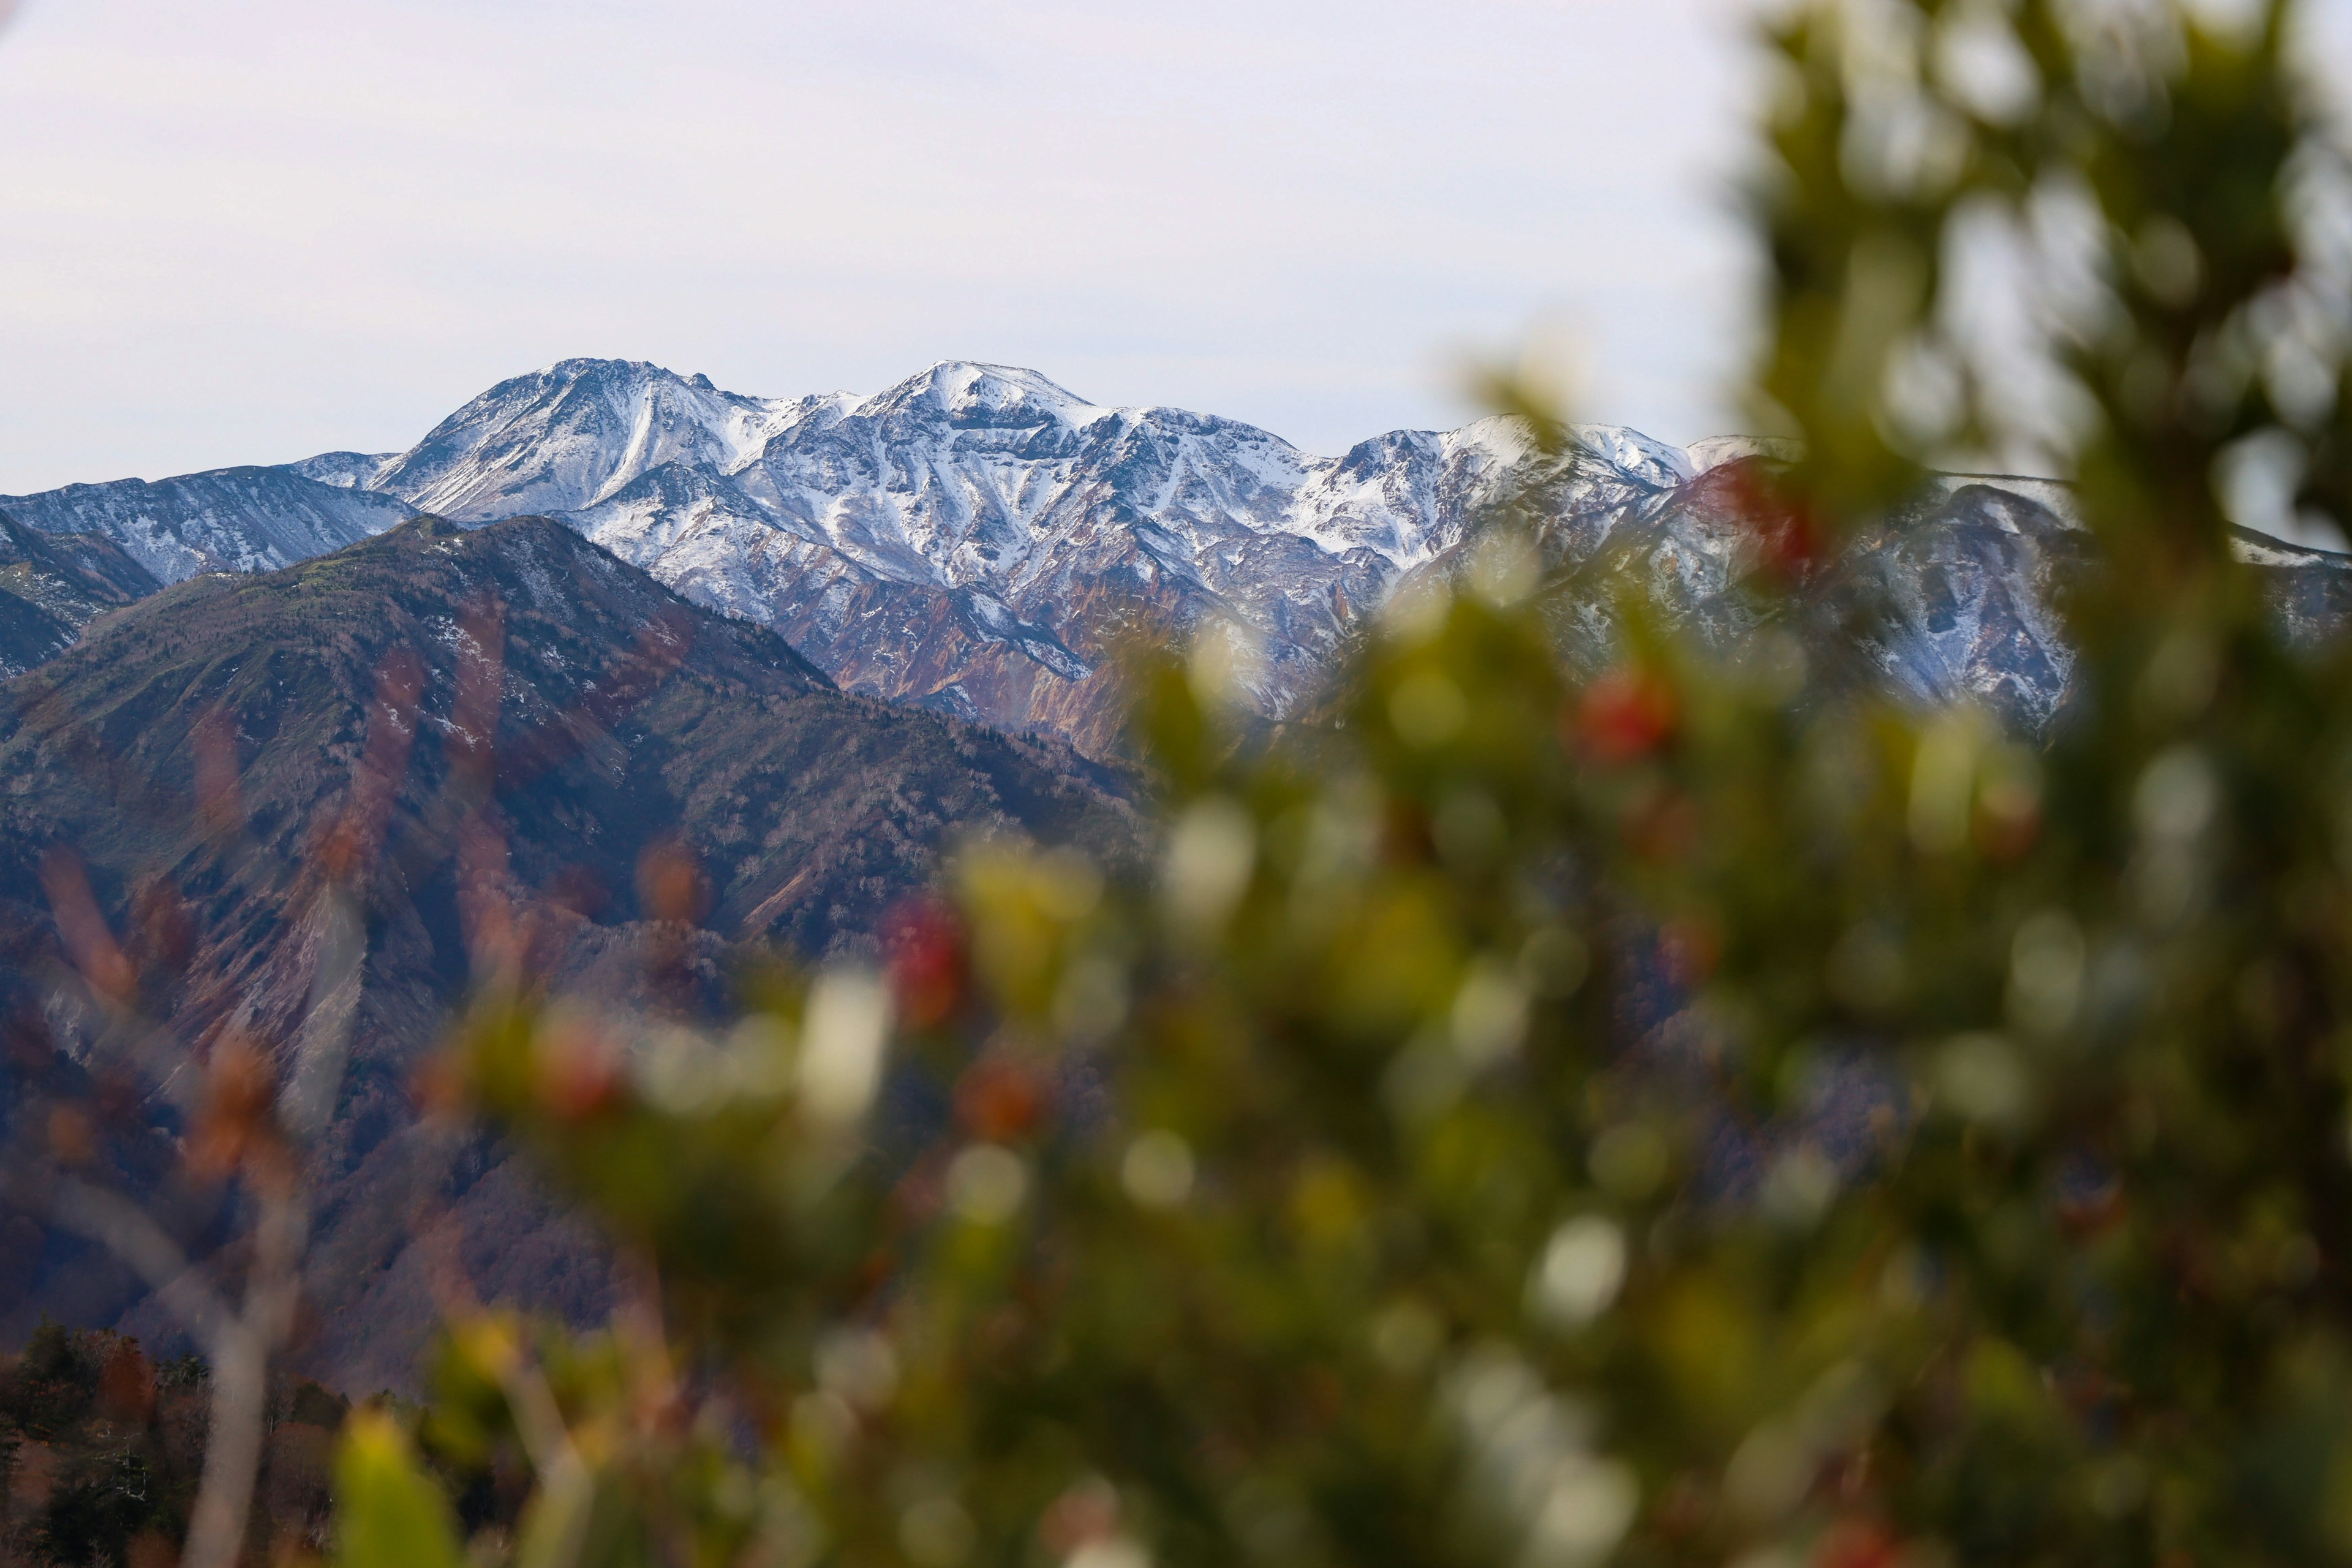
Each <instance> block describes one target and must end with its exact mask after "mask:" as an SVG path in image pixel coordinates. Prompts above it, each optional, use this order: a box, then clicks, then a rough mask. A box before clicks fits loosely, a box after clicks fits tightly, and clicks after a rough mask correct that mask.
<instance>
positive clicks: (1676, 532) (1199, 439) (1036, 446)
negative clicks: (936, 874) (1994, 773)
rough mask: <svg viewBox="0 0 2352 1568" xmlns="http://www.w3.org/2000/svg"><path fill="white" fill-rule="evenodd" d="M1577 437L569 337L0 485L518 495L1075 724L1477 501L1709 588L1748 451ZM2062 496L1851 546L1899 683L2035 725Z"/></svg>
mask: <svg viewBox="0 0 2352 1568" xmlns="http://www.w3.org/2000/svg"><path fill="white" fill-rule="evenodd" d="M1576 436H1577V440H1576V442H1575V443H1574V445H1573V447H1572V449H1571V450H1570V452H1569V453H1568V454H1566V455H1564V456H1558V455H1554V456H1547V455H1545V454H1542V453H1540V452H1538V450H1537V449H1536V448H1535V447H1534V445H1533V443H1532V442H1531V441H1530V439H1529V438H1528V433H1527V432H1526V430H1525V429H1524V428H1523V427H1522V426H1519V425H1517V424H1516V423H1515V422H1512V421H1509V420H1503V419H1488V420H1482V421H1480V422H1478V423H1476V424H1473V425H1469V426H1465V427H1463V428H1461V429H1458V430H1452V431H1444V432H1431V431H1391V432H1390V433H1388V434H1386V435H1382V436H1377V437H1372V438H1371V439H1370V440H1367V441H1364V442H1362V443H1360V444H1359V445H1358V446H1356V447H1353V448H1352V449H1350V450H1349V451H1348V452H1346V453H1345V454H1343V455H1341V456H1339V457H1336V458H1331V457H1321V456H1317V455H1313V454H1310V453H1307V452H1302V451H1300V450H1299V449H1297V447H1293V446H1291V445H1290V444H1289V443H1288V442H1286V441H1284V440H1283V439H1281V438H1280V437H1276V436H1274V435H1271V434H1269V433H1267V432H1266V431H1264V430H1260V429H1257V428H1255V427H1254V426H1248V425H1244V424H1241V423H1238V422H1236V421H1234V420H1229V419H1221V418H1217V417H1215V416H1208V415H1201V414H1193V413H1188V412H1186V411H1184V410H1181V409H1174V408H1115V407H1108V406H1105V405H1097V404H1093V403H1089V402H1087V401H1086V400H1085V399H1084V398H1081V397H1079V396H1077V395H1076V394H1073V393H1071V392H1069V391H1067V390H1066V389H1065V388H1063V387H1061V386H1059V385H1057V384H1055V383H1054V382H1052V381H1049V380H1047V379H1046V378H1045V376H1043V375H1040V374H1037V373H1036V372H1034V371H1028V370H1019V369H1013V368H1009V367H1005V366H998V365H985V364H974V363H960V362H949V363H940V364H936V365H933V366H932V367H931V368H930V369H929V370H926V371H924V372H922V373H921V374H918V375H915V376H912V377H910V378H908V380H906V381H903V382H901V383H899V384H898V385H896V386H893V387H891V388H889V389H887V391H884V392H881V393H879V394H877V395H873V396H869V397H859V396H856V395H849V394H845V393H840V394H832V395H821V396H811V397H802V398H797V399H768V398H758V397H750V396H744V395H739V394H735V393H730V392H723V391H721V390H719V388H717V387H715V386H713V385H712V384H711V383H710V382H709V379H708V378H706V377H703V376H699V375H696V376H681V375H678V374H674V373H672V372H669V371H667V370H664V369H662V368H660V367H658V366H656V365H652V364H646V363H640V362H635V361H615V360H567V361H564V362H563V363H560V364H556V365H552V366H550V367H549V368H547V369H545V370H541V371H538V372H535V373H533V374H529V375H522V376H517V377H515V378H513V379H512V380H509V381H505V382H501V383H499V384H498V385H496V386H493V387H491V388H490V389H489V390H488V391H487V392H485V393H483V394H482V395H480V396H478V397H477V398H475V399H474V400H473V401H472V402H470V403H468V404H467V405H465V406H464V407H463V408H460V409H458V410H457V412H456V413H454V414H452V415H451V416H449V417H448V418H446V419H445V420H443V421H442V422H441V423H440V424H439V425H438V426H436V427H435V428H434V429H433V430H432V431H431V432H429V433H428V434H427V435H426V436H425V438H424V439H423V440H421V441H420V442H418V443H417V444H416V445H415V447H411V448H410V449H409V450H408V451H406V452H403V453H398V454H394V455H375V454H366V453H357V452H333V453H327V454H323V455H321V456H320V457H317V458H310V459H307V460H305V461H303V462H299V463H292V464H288V465H285V466H283V467H279V468H232V469H224V470H220V471H218V472H215V473H210V474H198V475H191V476H188V477H186V478H184V479H167V480H163V481H161V482H160V483H155V484H147V483H144V482H142V481H138V480H124V481H121V482H119V483H116V484H111V485H77V486H71V487H68V489H63V490H55V491H50V492H47V494H44V495H39V496H30V497H22V498H14V499H11V498H5V497H0V510H5V511H7V512H9V513H12V514H13V515H15V516H16V518H17V519H19V520H20V521H25V522H27V523H30V524H32V525H33V526H35V527H37V528H41V529H45V530H49V531H61V532H62V531H74V532H79V531H97V532H101V533H104V534H106V535H107V536H109V537H110V538H112V539H114V540H116V541H117V542H120V543H121V545H122V546H123V548H124V549H125V550H126V551H128V552H130V553H131V555H132V556H134V557H135V558H137V559H138V560H139V561H140V562H141V563H142V564H143V565H145V566H146V567H147V568H148V570H150V571H151V572H153V573H154V574H155V575H156V576H158V577H159V578H163V579H164V580H166V581H173V580H177V579H180V578H184V577H186V576H190V575H193V574H196V573H199V572H204V571H209V570H218V569H222V568H233V569H239V570H255V569H260V568H265V567H270V566H277V565H282V564H285V563H289V562H290V561H293V560H296V559H299V558H301V557H303V556H307V555H311V554H316V553H319V552H323V551H326V550H331V549H334V548H338V547H340V546H341V545H342V544H345V543H348V542H352V541H353V540H356V539H359V538H362V537H364V536H366V535H368V534H372V533H374V532H377V531H382V530H383V529H384V528H386V527H389V526H391V525H392V524H393V523H394V522H397V521H402V520H403V519H404V518H406V517H407V516H409V515H410V514H412V513H413V512H416V511H428V512H432V513H435V514H437V515H440V516H443V517H446V518H449V519H451V520H453V521H463V522H487V521H493V520H495V519H499V518H504V517H511V516H518V515H524V514H531V513H544V514H547V515H551V516H554V517H557V518H559V519H561V520H562V521H564V522H566V523H568V524H569V525H570V526H572V528H574V529H576V530H578V531H580V532H582V533H583V534H585V535H586V536H587V537H588V538H590V539H592V540H593V541H595V542H597V543H599V544H601V545H603V546H604V547H605V548H606V549H608V550H610V551H612V552H614V553H615V554H617V555H619V556H621V557H622V558H624V559H625V560H627V561H629V562H631V563H635V564H636V565H638V566H641V567H644V568H645V569H646V571H648V572H650V573H652V574H654V575H655V576H656V577H657V578H658V579H660V580H661V581H662V582H664V583H665V584H668V585H669V586H671V587H672V588H674V589H676V590H677V591H678V592H680V593H682V594H684V595H686V596H687V597H688V598H690V599H693V600H695V601H696V602H698V603H699V604H702V605H707V606H709V607H710V608H713V609H717V610H720V611H723V612H725V613H727V614H729V615H732V616H740V617H742V618H744V619H747V620H751V621H754V622H757V623H759V624H761V625H763V626H772V627H773V628H774V629H775V630H776V631H778V632H779V633H781V634H782V636H783V637H784V638H785V639H786V640H787V641H789V642H790V643H792V644H793V646H794V647H798V648H800V649H801V650H802V651H803V653H804V654H806V655H807V657H808V658H810V659H812V660H813V661H814V663H816V664H817V665H818V666H819V667H820V668H823V669H824V670H825V671H826V672H827V673H828V674H829V675H831V676H832V677H833V678H834V679H835V680H836V681H837V682H839V683H840V684H841V685H842V686H844V687H845V688H848V689H853V690H857V691H863V692H866V693H870V694H873V695H876V696H880V697H885V698H888V699H891V700H898V701H910V702H917V703H921V704H924V705H926V706H929V707H934V708H938V709H941V710H948V711H950V712H954V713H957V714H959V715H961V716H964V717H969V718H973V719H977V720H980V721H985V722H987V723H990V724H992V725H995V726H998V727H1001V728H1005V729H1011V730H1024V729H1033V728H1040V729H1051V730H1057V731H1062V732H1064V733H1066V734H1068V735H1070V736H1072V737H1073V738H1075V739H1076V740H1078V741H1079V742H1080V743H1081V744H1085V745H1088V746H1094V747H1099V746H1101V745H1104V744H1106V743H1107V742H1109V741H1110V740H1111V739H1112V737H1113V735H1114V733H1115V731H1116V728H1117V725H1118V703H1117V701H1116V697H1115V693H1114V691H1113V689H1112V681H1113V674H1112V671H1111V669H1110V668H1109V659H1108V655H1109V652H1110V649H1111V647H1112V646H1113V644H1114V642H1115V640H1116V638H1117V637H1118V634H1119V632H1120V629H1121V628H1122V627H1128V626H1146V627H1151V628H1155V629H1159V630H1161V631H1164V632H1166V633H1170V634H1174V635H1182V634H1186V633H1190V632H1191V631H1192V630H1194V629H1195V628H1197V627H1198V626H1202V624H1204V623H1212V622H1219V623H1225V624H1228V625H1230V626H1233V627H1234V628H1235V629H1236V630H1237V631H1238V632H1239V633H1240V634H1241V635H1242V636H1243V637H1244V638H1245V639H1246V640H1247V641H1249V642H1251V643H1254V644H1255V646H1256V647H1257V649H1258V651H1259V652H1260V654H1262V656H1263V657H1262V658H1259V659H1257V660H1255V661H1254V662H1253V664H1252V665H1251V668H1252V669H1253V671H1254V673H1253V674H1252V676H1251V677H1250V679H1251V681H1252V684H1253V688H1254V694H1255V697H1256V699H1257V700H1258V702H1259V705H1260V706H1261V707H1262V708H1263V709H1264V710H1265V711H1266V712H1267V713H1268V714H1270V715H1274V716H1281V715H1284V714H1286V713H1288V712H1291V711H1293V710H1296V709H1297V706H1298V704H1299V703H1300V702H1301V701H1302V700H1304V699H1305V698H1306V697H1307V695H1308V694H1309V693H1311V692H1312V691H1313V690H1314V689H1316V688H1317V687H1318V685H1319V683H1320V682H1321V681H1322V679H1323V678H1324V677H1325V676H1326V675H1327V674H1328V670H1329V668H1330V663H1331V658H1332V655H1333V653H1334V651H1335V650H1336V648H1337V647H1338V646H1339V642H1340V639H1341V638H1342V637H1344V636H1346V634H1347V633H1348V631H1349V628H1350V627H1351V626H1354V625H1356V624H1357V623H1358V622H1359V621H1360V619H1361V618H1362V617H1363V616H1365V615H1366V614H1367V613H1368V612H1369V611H1370V610H1371V609H1373V608H1374V607H1375V606H1377V605H1379V604H1381V602H1382V601H1383V600H1384V599H1385V598H1386V596H1387V595H1389V594H1391V592H1393V591H1394V590H1395V588H1396V587H1397V585H1398V584H1399V583H1400V582H1402V581H1403V580H1404V579H1406V578H1408V577H1410V576H1414V575H1426V574H1438V573H1446V572H1451V571H1454V570H1457V569H1459V567H1460V566H1461V564H1462V552H1463V548H1464V541H1465V533H1466V531H1468V530H1469V528H1470V527H1471V525H1472V524H1473V523H1474V522H1475V520H1477V519H1478V518H1479V517H1480V516H1482V515H1484V514H1485V513H1486V511H1487V510H1489V509H1490V508H1491V506H1492V505H1493V504H1494V503H1496V502H1497V501H1499V500H1504V499H1505V498H1512V499H1514V500H1515V501H1516V503H1517V504H1519V505H1521V506H1523V507H1524V508H1526V509H1527V510H1528V511H1530V512H1531V513H1533V514H1534V515H1535V516H1537V517H1538V519H1539V520H1540V523H1541V531H1542V534H1543V537H1544V541H1545V548H1546V552H1547V554H1548V555H1549V557H1550V558H1551V559H1552V561H1553V563H1555V564H1561V563H1578V562H1585V561H1593V560H1599V559H1602V558H1608V559H1612V560H1623V561H1626V562H1629V563H1633V564H1634V565H1636V566H1638V567H1639V568H1640V569H1642V570H1643V571H1645V572H1648V573H1650V574H1654V575H1655V576H1657V577H1658V578H1659V579H1660V580H1661V581H1664V582H1668V583H1670V584H1671V585H1672V587H1673V589H1674V594H1675V597H1676V599H1677V600H1678V601H1679V602H1681V603H1683V604H1684V605H1687V606H1688V609H1689V613H1690V614H1692V615H1694V616H1700V617H1702V618H1706V617H1716V618H1720V617H1722V616H1729V615H1733V614H1734V613H1735V610H1734V606H1733V605H1732V600H1731V598H1730V597H1729V596H1727V592H1726V591H1727V587H1728V585H1729V584H1730V583H1731V581H1732V578H1733V577H1734V576H1735V575H1736V573H1735V565H1736V563H1737V562H1738V559H1739V557H1740V552H1742V551H1743V550H1745V549H1748V548H1749V547H1751V545H1752V543H1753V538H1752V532H1753V531H1752V528H1751V527H1750V525H1749V523H1748V521H1747V515H1746V512H1745V511H1744V510H1743V505H1742V494H1741V487H1742V484H1743V483H1744V481H1743V479H1741V476H1742V475H1744V474H1747V473H1749V472H1750V471H1751V470H1752V464H1750V463H1749V462H1748V461H1746V459H1750V458H1759V457H1761V458H1769V457H1770V456H1771V454H1770V453H1769V452H1767V451H1766V450H1765V448H1764V447H1763V446H1762V445H1760V444H1759V443H1757V442H1753V441H1748V440H1745V439H1742V438H1737V437H1731V438H1725V439H1720V440H1715V441H1708V442H1704V443H1701V444H1699V445H1698V446H1696V447H1692V448H1690V449H1688V450H1683V449H1680V448H1676V447H1669V446H1666V445H1664V444H1663V443H1661V442H1657V441H1654V440H1651V439H1650V438H1649V437H1644V436H1642V435H1640V434H1638V433H1637V432H1634V431H1632V430H1626V429H1622V428H1617V427H1613V426H1580V427H1579V428H1578V430H1577V432H1576ZM2063 506H2064V502H2063V495H2062V494H2061V493H2059V492H2057V491H2055V490H2053V488H2052V487H2048V486H2038V485H2037V484H2036V483H2034V482H2033V481H2014V480H1986V481H1981V482H1974V483H1960V482H1958V481H1955V482H1952V483H1949V484H1946V485H1944V486H1942V487H1940V489H1939V490H1938V491H1937V494H1935V495H1932V496H1930V497H1928V498H1927V499H1926V500H1923V501H1922V502H1921V504H1920V505H1919V506H1917V507H1915V508H1913V509H1911V510H1909V511H1907V512H1906V513H1904V514H1902V515H1900V516H1898V517H1896V518H1894V519H1891V520H1889V521H1888V522H1887V524H1886V525H1885V528H1884V529H1882V530H1881V531H1879V532H1878V533H1876V534H1875V535H1874V536H1873V538H1871V539H1870V540H1868V541H1866V542H1864V545H1863V546H1862V547H1861V548H1860V549H1859V550H1858V551H1857V552H1855V554H1854V556H1853V560H1852V561H1851V562H1850V563H1849V567H1850V569H1852V570H1855V571H1864V572H1869V573H1873V574H1877V575H1878V576H1879V577H1880V578H1881V579H1882V580H1883V582H1882V586H1883V588H1884V591H1885V592H1884V597H1885V600H1886V602H1887V603H1888V604H1889V605H1892V606H1893V608H1894V609H1895V625H1896V627H1897V628H1898V629H1896V630H1895V631H1894V632H1891V633H1890V634H1889V640H1888V641H1886V643H1885V646H1883V647H1877V648H1875V649H1874V654H1875V656H1876V657H1877V658H1879V660H1880V661H1881V663H1882V664H1883V665H1884V666H1885V670H1886V672H1887V675H1888V678H1889V679H1890V680H1891V681H1892V682H1893V683H1894V685H1895V687H1896V688H1897V689H1901V690H1904V691H1906V692H1909V693H1912V694H1914V695H1916V696H1917V697H1918V698H1920V699H1922V700H1948V699H1950V698H1953V697H1958V696H1963V695H1974V696H1977V697H1979V698H1982V699H1984V700H1990V701H1992V702H1994V703H1995V704H1996V705H1997V706H2000V708H2002V709H2003V710H2007V711H2009V712H2011V714H2012V715H2013V716H2015V717H2016V718H2017V719H2019V720H2020V721H2024V722H2029V723H2030V722H2037V721H2040V720H2042V719H2044V718H2046V717H2047V716H2048V714H2049V713H2050V712H2051V711H2052V710H2053V708H2054V707H2055V705H2056V703H2057V701H2058V700H2059V698H2060V696H2061V694H2062V693H2063V689H2064V683H2065V679H2066V675H2067V673H2068V670H2069V668H2070V666H2071V659H2070V656H2069V655H2068V654H2067V653H2066V651H2065V649H2064V647H2063V644H2062V643H2061V642H2060V640H2059V639H2058V637H2057V635H2056V628H2055V626H2054V624H2053V622H2052V620H2051V618H2050V616H2049V614H2048V611H2047V607H2046V606H2047V605H2048V596H2047V595H2046V593H2045V592H2044V590H2045V589H2046V587H2047V579H2048V576H2049V574H2051V572H2053V571H2054V570H2056V569H2057V565H2058V563H2061V562H2063V559H2065V558H2066V557H2067V552H2068V551H2069V550H2070V549H2071V548H2072V547H2073V546H2072V543H2071V541H2072V540H2073V536H2074V529H2073V528H2072V525H2071V524H2070V523H2069V522H2068V521H2066V520H2065V519H2064V518H2063V515H2062V513H2063ZM2334 559H2335V558H2326V560H2327V561H2328V562H2333V561H2334ZM2315 569H2318V570H2324V571H2329V572H2332V571H2334V570H2336V567H2335V566H2333V565H2327V566H2324V567H2320V568H2315ZM2315 591H2316V590H2315ZM2305 596H2306V597H2308V596H2309V594H2306V595H2305ZM2321 596H2322V597H2325V596H2326V595H2325V594H2322V595H2321Z"/></svg>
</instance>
